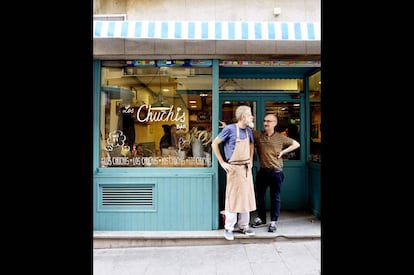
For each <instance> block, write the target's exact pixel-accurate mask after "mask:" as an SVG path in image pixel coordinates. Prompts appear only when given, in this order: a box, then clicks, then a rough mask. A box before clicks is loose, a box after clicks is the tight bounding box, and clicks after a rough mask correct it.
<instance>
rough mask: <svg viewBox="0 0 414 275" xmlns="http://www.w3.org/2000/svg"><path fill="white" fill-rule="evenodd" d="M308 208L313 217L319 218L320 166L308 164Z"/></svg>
mask: <svg viewBox="0 0 414 275" xmlns="http://www.w3.org/2000/svg"><path fill="white" fill-rule="evenodd" d="M309 188H310V192H309V195H310V206H311V209H312V212H313V214H314V215H315V217H317V218H320V216H321V165H320V164H318V163H313V162H310V163H309Z"/></svg>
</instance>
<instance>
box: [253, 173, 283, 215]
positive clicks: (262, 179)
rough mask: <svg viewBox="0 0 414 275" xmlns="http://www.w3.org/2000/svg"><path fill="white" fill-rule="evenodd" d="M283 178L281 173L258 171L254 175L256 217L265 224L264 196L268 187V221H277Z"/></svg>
mask: <svg viewBox="0 0 414 275" xmlns="http://www.w3.org/2000/svg"><path fill="white" fill-rule="evenodd" d="M284 178H285V175H284V174H283V171H275V170H269V169H260V170H259V172H257V175H256V196H257V199H256V200H257V214H258V217H259V218H260V219H261V220H262V221H263V223H266V204H265V194H266V190H267V188H268V187H269V188H270V189H269V194H270V220H271V221H277V220H278V218H279V214H280V191H281V188H282V182H283V180H284Z"/></svg>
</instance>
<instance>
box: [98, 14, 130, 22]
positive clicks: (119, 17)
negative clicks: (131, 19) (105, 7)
mask: <svg viewBox="0 0 414 275" xmlns="http://www.w3.org/2000/svg"><path fill="white" fill-rule="evenodd" d="M93 20H96V21H126V14H94V15H93Z"/></svg>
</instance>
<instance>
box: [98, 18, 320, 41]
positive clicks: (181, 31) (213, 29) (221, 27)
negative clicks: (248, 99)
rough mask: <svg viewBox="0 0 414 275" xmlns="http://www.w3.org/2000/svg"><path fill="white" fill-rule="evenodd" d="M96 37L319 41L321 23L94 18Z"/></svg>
mask: <svg viewBox="0 0 414 275" xmlns="http://www.w3.org/2000/svg"><path fill="white" fill-rule="evenodd" d="M93 38H131V39H146V38H149V39H187V40H288V41H320V40H321V29H320V23H319V22H227V21H226V22H223V21H220V22H214V21H208V22H194V21H94V22H93Z"/></svg>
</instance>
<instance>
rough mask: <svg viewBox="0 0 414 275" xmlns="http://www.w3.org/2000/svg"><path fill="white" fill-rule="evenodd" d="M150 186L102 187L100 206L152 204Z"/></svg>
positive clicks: (152, 191) (152, 195) (152, 196)
mask: <svg viewBox="0 0 414 275" xmlns="http://www.w3.org/2000/svg"><path fill="white" fill-rule="evenodd" d="M153 202H154V189H153V187H152V186H130V187H127V186H126V187H102V206H151V207H152V206H153Z"/></svg>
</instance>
